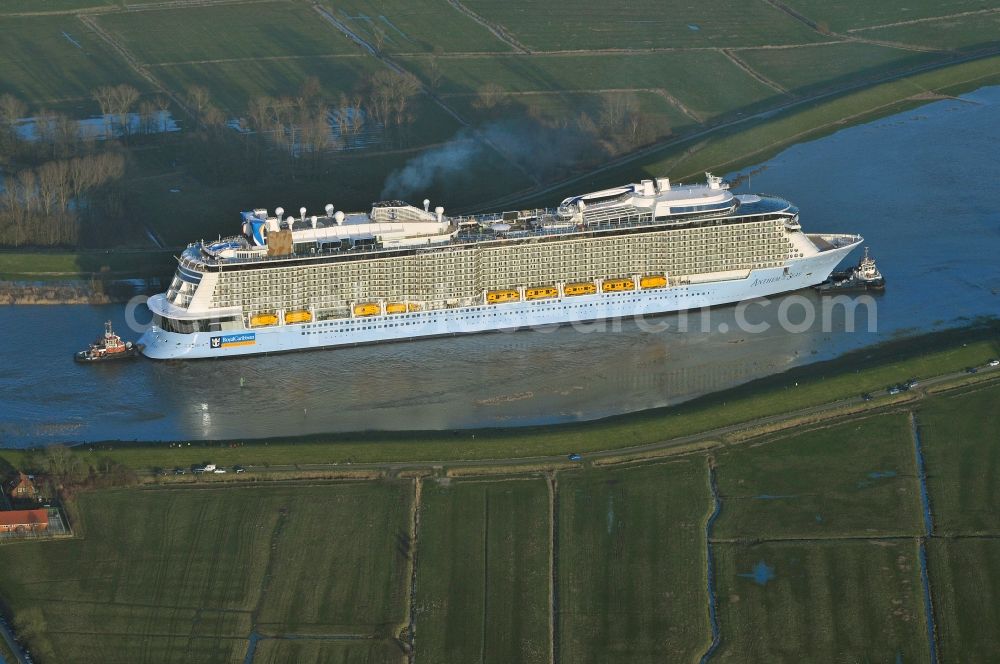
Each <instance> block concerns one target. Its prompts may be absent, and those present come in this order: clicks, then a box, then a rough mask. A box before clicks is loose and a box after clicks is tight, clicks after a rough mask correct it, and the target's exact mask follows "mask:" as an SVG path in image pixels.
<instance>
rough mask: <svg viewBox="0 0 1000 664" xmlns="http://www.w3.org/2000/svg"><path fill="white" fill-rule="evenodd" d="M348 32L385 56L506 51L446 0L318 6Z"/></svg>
mask: <svg viewBox="0 0 1000 664" xmlns="http://www.w3.org/2000/svg"><path fill="white" fill-rule="evenodd" d="M322 4H323V5H324V6H325V7H327V8H328V9H329V10H330V11H331V12H332V13H333V14H334V16H336V17H337V18H338V19H339V20H340V21H342V22H343V23H344V24H345V25H346V26H347V27H348V28H349V29H350V30H351V31H353V32H354V33H356V34H358V35H360V36H361V37H362V38H364V39H367V40H368V41H370V42H371V43H373V44H374V43H375V42H376V41H377V40H378V39H379V35H381V39H382V42H383V45H382V50H383V51H384V52H386V53H421V52H431V51H439V52H444V53H450V52H475V53H482V52H490V51H509V50H510V47H509V46H508V45H507V44H504V43H503V42H502V41H500V40H499V39H497V38H496V37H495V36H494V35H493V33H491V32H490V31H489V30H488V29H487V28H486V27H485V26H483V25H480V24H479V23H476V22H475V21H474V20H473V19H471V18H470V17H468V16H466V15H465V14H463V13H461V12H460V11H458V10H457V9H455V8H454V7H452V6H451V5H450V4H449V3H448V2H447V0H423V2H411V1H409V0H335V1H330V0H326V1H325V2H323V3H322Z"/></svg>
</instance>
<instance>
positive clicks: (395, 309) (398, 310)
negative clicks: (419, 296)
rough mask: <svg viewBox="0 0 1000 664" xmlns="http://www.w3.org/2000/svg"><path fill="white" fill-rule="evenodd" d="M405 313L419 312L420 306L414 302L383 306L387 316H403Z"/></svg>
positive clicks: (393, 303)
mask: <svg viewBox="0 0 1000 664" xmlns="http://www.w3.org/2000/svg"><path fill="white" fill-rule="evenodd" d="M407 311H420V305H419V304H416V303H414V302H390V303H389V304H387V305H385V313H387V314H405V313H406V312H407Z"/></svg>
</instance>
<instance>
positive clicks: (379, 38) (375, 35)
mask: <svg viewBox="0 0 1000 664" xmlns="http://www.w3.org/2000/svg"><path fill="white" fill-rule="evenodd" d="M385 36H386V35H385V30H383V29H382V26H380V25H375V26H372V46H374V47H375V52H376V53H379V54H381V53H382V49H384V48H385Z"/></svg>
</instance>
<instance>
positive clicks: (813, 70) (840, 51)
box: [739, 42, 935, 91]
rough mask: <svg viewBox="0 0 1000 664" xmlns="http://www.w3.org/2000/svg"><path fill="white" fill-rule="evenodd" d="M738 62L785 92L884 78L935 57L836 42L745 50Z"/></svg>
mask: <svg viewBox="0 0 1000 664" xmlns="http://www.w3.org/2000/svg"><path fill="white" fill-rule="evenodd" d="M739 57H740V59H741V60H743V61H744V62H746V63H747V64H749V65H750V66H751V67H753V69H754V70H755V71H757V72H760V73H761V74H763V75H764V76H766V77H767V78H768V79H770V80H772V81H774V82H775V83H778V84H779V85H781V86H783V87H785V88H787V89H788V90H793V91H801V90H804V89H809V88H811V87H813V86H822V87H829V86H834V85H840V84H843V83H844V82H845V81H847V80H861V79H863V78H865V77H874V76H879V75H885V74H886V73H887V72H889V71H893V70H896V69H903V68H907V67H913V66H915V65H917V64H920V63H922V62H927V61H929V60H930V59H931V58H933V57H935V56H932V55H929V54H926V53H914V52H912V51H902V50H899V49H895V48H888V47H886V46H876V45H874V44H861V43H857V42H839V43H836V44H822V45H815V46H802V47H799V48H791V49H782V50H775V49H763V48H761V49H746V50H743V51H740V52H739Z"/></svg>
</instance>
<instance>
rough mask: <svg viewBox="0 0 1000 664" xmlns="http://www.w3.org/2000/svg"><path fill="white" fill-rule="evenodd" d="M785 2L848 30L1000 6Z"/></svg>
mask: <svg viewBox="0 0 1000 664" xmlns="http://www.w3.org/2000/svg"><path fill="white" fill-rule="evenodd" d="M785 4H786V5H788V6H790V7H792V8H793V9H795V10H797V11H798V12H799V13H801V14H803V15H805V16H806V17H808V18H810V19H812V20H813V21H816V22H817V23H818V22H821V21H822V22H824V23H826V24H827V25H828V26H829V28H830V29H832V30H835V31H845V30H849V29H851V28H861V27H870V26H874V25H885V24H886V23H897V22H900V21H913V20H919V19H926V18H931V17H935V16H948V15H952V14H958V13H961V12H968V11H977V10H980V9H984V8H990V7H1000V3H997V2H996V0H948V2H947V3H942V2H938V1H937V0H888V1H886V2H845V1H844V0H839V1H837V2H829V1H828V0H785Z"/></svg>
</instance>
